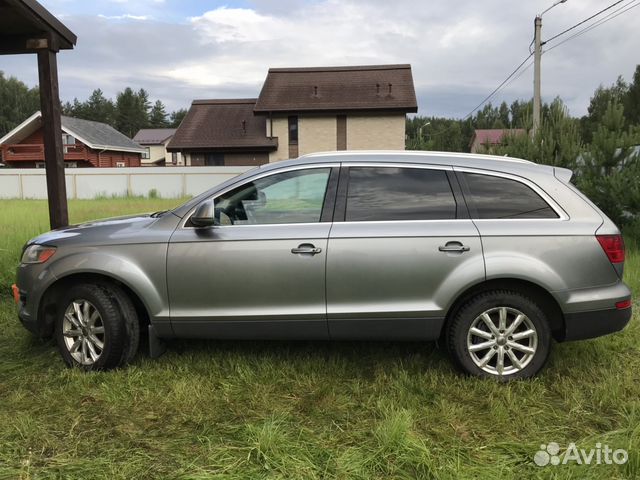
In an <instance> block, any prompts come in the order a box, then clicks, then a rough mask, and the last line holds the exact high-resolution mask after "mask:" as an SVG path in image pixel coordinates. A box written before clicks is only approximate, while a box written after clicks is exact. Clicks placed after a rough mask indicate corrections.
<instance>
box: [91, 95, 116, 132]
mask: <svg viewBox="0 0 640 480" xmlns="http://www.w3.org/2000/svg"><path fill="white" fill-rule="evenodd" d="M115 114H116V107H115V105H114V104H113V102H112V101H111V100H110V99H108V98H106V97H105V96H104V93H103V92H102V90H100V89H99V88H98V89H96V90H94V91H93V92H92V93H91V96H90V97H89V99H88V100H87V101H86V111H85V117H83V118H85V119H86V120H93V121H96V122H102V123H106V124H109V125H111V126H113V125H114V124H115Z"/></svg>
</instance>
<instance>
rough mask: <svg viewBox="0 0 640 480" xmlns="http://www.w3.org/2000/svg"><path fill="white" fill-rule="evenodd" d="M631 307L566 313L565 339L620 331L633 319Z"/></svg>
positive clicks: (593, 336)
mask: <svg viewBox="0 0 640 480" xmlns="http://www.w3.org/2000/svg"><path fill="white" fill-rule="evenodd" d="M631 313H632V312H631V307H629V308H624V309H621V310H618V309H615V308H613V309H607V310H594V311H586V312H577V313H565V315H564V323H565V335H564V339H563V341H571V340H584V339H587V338H595V337H601V336H603V335H608V334H610V333H614V332H619V331H620V330H622V329H623V328H624V327H626V326H627V324H628V323H629V320H631Z"/></svg>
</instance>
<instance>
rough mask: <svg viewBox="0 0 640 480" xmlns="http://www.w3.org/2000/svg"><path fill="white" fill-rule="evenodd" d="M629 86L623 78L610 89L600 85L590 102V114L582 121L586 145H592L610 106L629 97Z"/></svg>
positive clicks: (583, 137)
mask: <svg viewBox="0 0 640 480" xmlns="http://www.w3.org/2000/svg"><path fill="white" fill-rule="evenodd" d="M628 91H629V86H628V85H627V84H626V83H625V81H624V79H623V78H622V77H618V79H617V80H616V83H614V84H613V85H611V86H610V87H608V88H605V87H603V86H602V85H600V86H599V87H598V88H597V89H596V91H595V92H594V94H593V97H591V101H590V102H589V108H588V109H587V111H588V113H587V115H586V116H584V117H582V119H581V120H580V124H581V129H582V139H583V141H584V142H585V143H591V140H592V139H593V134H594V132H595V131H596V130H597V128H598V126H599V125H600V123H601V122H602V119H603V117H604V115H605V113H606V112H607V109H608V108H609V105H610V104H611V103H612V102H613V103H622V102H623V99H624V98H625V97H626V96H627V92H628Z"/></svg>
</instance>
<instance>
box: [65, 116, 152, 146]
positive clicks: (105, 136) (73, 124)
mask: <svg viewBox="0 0 640 480" xmlns="http://www.w3.org/2000/svg"><path fill="white" fill-rule="evenodd" d="M61 118H62V128H63V129H67V130H69V131H70V132H72V133H73V134H75V135H76V136H77V137H79V138H80V140H82V141H84V142H86V143H87V144H88V145H89V146H90V147H91V148H105V147H109V149H110V150H119V149H125V150H133V151H139V152H142V151H144V149H143V148H142V147H141V146H140V145H138V144H137V143H136V142H134V141H133V140H131V139H130V138H129V137H127V136H126V135H125V134H123V133H120V132H119V131H117V130H116V129H115V128H113V127H112V126H110V125H107V124H106V123H100V122H93V121H91V120H82V119H80V118H73V117H65V116H62V117H61Z"/></svg>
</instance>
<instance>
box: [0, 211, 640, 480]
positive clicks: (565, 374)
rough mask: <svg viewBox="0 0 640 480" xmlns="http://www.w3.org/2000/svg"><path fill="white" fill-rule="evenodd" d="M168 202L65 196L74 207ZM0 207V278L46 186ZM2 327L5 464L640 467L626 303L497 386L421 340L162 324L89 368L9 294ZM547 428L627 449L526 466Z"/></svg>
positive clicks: (526, 470)
mask: <svg viewBox="0 0 640 480" xmlns="http://www.w3.org/2000/svg"><path fill="white" fill-rule="evenodd" d="M171 203H172V202H170V201H164V200H158V199H156V200H140V199H136V200H125V199H114V200H110V199H106V200H100V201H95V202H93V203H92V201H87V202H75V201H74V202H72V203H71V216H72V219H73V221H80V220H84V219H88V218H96V217H104V216H108V215H113V214H125V213H132V212H133V211H136V210H141V211H151V210H160V209H164V208H167V207H168V206H170V204H171ZM0 206H2V207H4V208H1V209H0V229H2V230H1V231H0V242H2V243H0V248H2V249H3V250H1V251H0V275H1V277H0V278H2V282H3V283H4V284H6V283H7V282H9V281H12V280H13V265H14V264H15V262H16V261H17V255H18V254H19V250H20V247H21V245H22V243H23V242H24V241H25V240H26V239H27V238H29V237H31V236H33V235H35V234H37V233H39V232H40V231H43V230H46V229H47V212H46V205H45V204H44V202H5V201H2V202H0ZM7 237H9V238H7ZM627 243H628V245H629V246H630V247H631V248H632V250H631V251H630V252H629V258H628V262H627V268H626V279H627V281H628V282H629V284H630V285H632V286H633V288H634V291H635V292H638V288H640V283H638V272H639V271H640V265H638V254H637V253H636V250H635V249H634V248H633V242H631V241H628V242H627ZM7 269H8V271H7ZM0 331H1V332H2V335H1V336H0V478H7V479H9V478H11V479H13V478H24V479H36V478H37V479H41V478H43V479H54V478H56V479H57V478H74V479H87V478H91V479H98V478H108V479H120V478H122V479H125V478H145V479H147V478H149V479H153V478H177V479H205V478H207V479H208V478H220V479H222V478H224V479H227V478H230V479H253V478H281V479H307V478H308V479H352V478H353V479H391V478H393V479H396V478H398V479H429V478H438V479H458V478H469V479H471V478H477V479H484V478H557V479H576V478H587V479H605V478H606V479H609V478H629V479H632V478H639V477H640V327H639V326H638V322H637V319H635V320H634V322H632V325H630V326H629V327H628V328H627V329H626V330H625V331H624V332H623V333H620V334H616V335H611V336H608V337H604V338H600V339H596V340H590V341H585V342H576V343H568V344H559V345H556V346H555V348H554V351H553V352H552V356H551V359H550V362H549V364H548V365H547V367H546V369H545V370H544V371H543V372H542V374H541V375H540V376H539V377H538V378H536V379H534V380H531V381H524V382H516V383H511V384H508V385H499V384H496V383H495V382H492V381H486V380H476V379H473V378H467V377H464V376H461V375H460V374H458V373H457V372H456V371H455V370H454V369H453V367H452V366H451V365H450V362H449V360H448V358H447V356H446V354H445V353H444V352H443V351H442V349H441V348H439V347H438V346H437V345H436V344H433V343H429V344H422V343H416V344H411V343H409V344H403V343H333V344H330V343H319V342H298V343H294V342H265V343H258V342H204V341H175V342H172V343H171V344H170V345H169V350H168V352H167V353H166V354H165V355H164V356H162V357H161V358H159V359H157V360H150V359H148V358H147V357H146V356H145V355H144V354H141V355H139V356H138V357H137V358H136V360H135V361H134V363H133V365H131V366H130V367H129V368H126V369H122V370H118V371H113V372H107V373H90V374H84V373H81V372H79V371H76V370H69V369H66V368H64V366H63V364H62V361H61V360H60V359H59V356H58V354H57V352H56V350H55V346H54V345H53V343H52V342H51V341H40V340H36V339H34V338H33V337H31V335H29V334H28V333H27V332H26V331H25V330H24V329H23V328H22V327H21V326H20V325H19V324H18V321H17V319H16V315H15V311H14V307H13V303H12V302H11V300H10V298H9V297H8V296H0ZM549 442H557V443H559V444H560V445H561V446H563V447H566V446H567V445H568V444H569V443H570V442H575V443H576V444H577V445H578V446H579V447H580V448H585V449H590V448H594V447H595V446H596V444H597V443H601V444H603V445H604V444H607V445H609V446H611V447H612V448H624V449H626V450H627V451H628V452H629V462H628V463H627V464H626V465H622V466H618V465H592V466H580V465H564V466H562V465H560V466H548V467H544V468H543V467H537V466H536V465H535V464H534V463H533V457H534V454H535V453H536V451H537V450H539V448H540V445H541V444H547V443H549Z"/></svg>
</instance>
